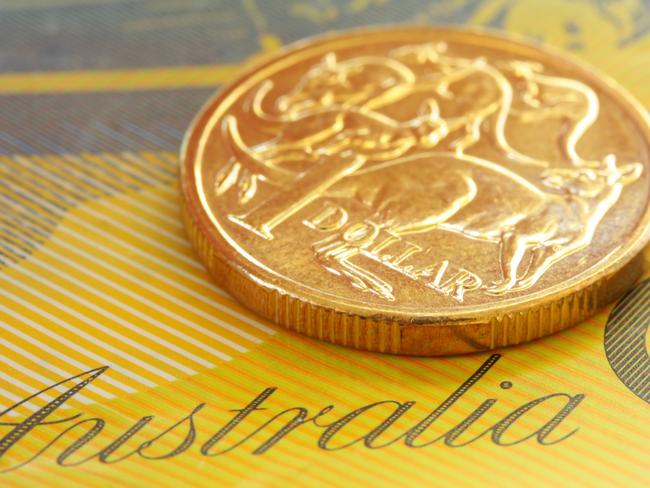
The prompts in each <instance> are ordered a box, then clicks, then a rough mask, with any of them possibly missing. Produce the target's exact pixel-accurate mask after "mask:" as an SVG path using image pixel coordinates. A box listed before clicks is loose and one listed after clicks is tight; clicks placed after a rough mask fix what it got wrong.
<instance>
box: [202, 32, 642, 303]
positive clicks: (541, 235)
mask: <svg viewBox="0 0 650 488" xmlns="http://www.w3.org/2000/svg"><path fill="white" fill-rule="evenodd" d="M451 51H452V50H451V49H449V48H448V46H447V45H446V44H445V43H441V42H439V43H428V44H421V45H408V46H403V47H401V48H398V49H394V50H392V51H389V52H387V53H386V54H385V55H382V56H380V55H368V56H357V57H350V58H347V59H338V58H337V56H336V55H335V54H334V53H329V54H326V55H325V56H323V57H322V59H321V60H320V62H319V63H316V64H314V65H312V66H311V67H309V68H308V69H306V71H305V72H304V73H303V74H302V76H301V77H300V78H299V79H298V81H297V82H296V83H295V84H293V85H292V86H290V87H285V88H283V89H281V90H280V89H278V87H276V86H275V85H274V82H273V81H272V80H270V79H269V80H266V81H264V82H262V83H260V84H259V85H258V86H256V87H255V88H253V89H251V90H250V92H249V94H248V95H247V97H248V102H247V104H246V107H247V112H246V114H245V117H244V116H242V115H240V116H239V118H238V117H237V116H235V115H226V116H225V117H224V118H223V120H222V122H221V125H220V130H221V134H222V139H223V141H225V144H226V147H227V150H228V154H229V159H228V160H227V162H226V164H225V165H223V166H222V167H221V168H220V169H219V171H217V172H216V173H215V174H214V180H213V181H214V186H213V191H214V194H215V195H216V196H217V197H218V198H230V200H229V201H231V202H232V201H234V202H236V204H237V205H238V206H239V208H241V211H240V212H237V213H231V214H229V215H228V216H227V219H228V220H229V221H230V222H231V223H232V224H233V225H236V226H238V227H240V228H244V229H246V230H247V231H250V235H251V238H254V239H262V240H265V241H269V242H270V241H274V240H277V239H282V235H283V228H284V226H287V225H288V223H291V222H296V221H297V222H301V223H302V226H303V228H304V229H308V230H309V232H310V234H309V235H310V236H311V237H309V240H308V241H306V242H305V243H304V245H305V246H306V247H307V248H309V249H310V252H311V253H312V254H313V259H314V262H315V263H317V264H318V266H320V267H321V269H323V270H325V271H326V272H328V273H330V275H331V276H332V277H333V278H334V277H336V279H341V280H345V281H346V282H347V283H349V286H350V287H351V289H356V290H361V291H363V292H366V293H371V294H373V295H376V296H377V297H381V298H382V299H384V300H387V301H392V300H394V299H395V285H394V283H393V280H392V279H391V276H394V273H398V274H399V275H401V277H402V278H406V279H409V280H413V281H414V282H417V283H418V284H419V285H421V286H424V287H426V288H428V289H430V290H432V292H434V293H438V294H440V295H442V296H445V297H449V299H450V300H453V301H456V302H463V301H464V300H465V298H466V296H467V294H469V293H485V294H489V295H506V294H508V293H512V292H520V291H523V290H526V289H529V288H531V287H533V286H534V285H535V284H536V283H537V282H538V281H539V280H540V279H541V278H542V277H543V276H544V274H545V273H546V272H547V271H548V270H549V269H550V268H551V267H552V266H554V265H555V264H556V263H558V262H560V261H561V260H563V259H565V258H567V257H568V256H571V255H572V254H574V253H576V252H578V251H581V250H583V249H585V248H586V247H588V246H589V245H590V243H591V242H592V240H593V238H594V235H595V234H596V232H597V230H598V226H599V224H600V223H601V221H602V220H603V218H604V217H605V215H606V214H607V212H608V211H609V210H610V209H611V208H612V207H613V206H614V205H615V204H616V203H617V202H618V201H619V198H620V197H621V194H622V192H623V190H624V187H625V186H626V185H629V184H631V183H632V182H634V181H635V180H637V179H638V178H639V177H640V175H641V174H642V171H643V165H642V164H641V163H638V162H634V161H619V159H618V157H617V155H616V154H602V155H598V157H588V158H583V157H582V156H580V154H579V151H578V146H579V144H580V142H581V140H582V139H583V137H584V136H585V134H586V133H587V131H588V130H589V129H590V127H592V126H593V124H594V123H596V120H597V118H598V114H599V107H600V104H599V99H598V96H597V94H596V93H595V91H594V90H592V89H591V88H589V87H588V86H587V85H585V84H584V83H582V82H580V81H577V80H573V79H569V78H563V77H560V76H554V75H552V74H547V73H545V68H544V66H542V65H540V64H538V63H533V62H526V61H521V60H517V59H512V60H504V59H502V60H499V61H498V62H494V63H490V62H488V60H487V59H485V58H483V57H478V58H467V57H463V56H460V55H458V56H456V55H454V54H453V53H452V52H451ZM247 127H260V128H261V129H260V130H261V131H262V132H263V133H264V136H263V138H262V140H261V141H260V139H259V137H258V139H257V142H255V143H253V144H249V143H247V142H246V136H245V132H246V130H249V131H250V129H247ZM513 127H514V128H516V129H517V130H520V131H521V132H522V133H525V134H530V136H529V138H532V137H537V133H538V132H540V131H538V130H537V129H536V127H537V128H538V127H544V131H543V133H544V134H546V136H547V137H549V136H548V134H549V133H551V134H552V136H551V137H549V140H548V141H546V142H544V143H543V144H542V142H543V141H542V142H540V141H536V144H535V146H534V147H533V148H532V149H531V150H527V148H526V147H523V145H522V144H521V143H519V142H517V141H516V140H514V139H513V137H511V135H512V128H513ZM551 129H554V130H555V129H556V130H555V132H553V131H552V130H551ZM540 133H541V132H540ZM539 147H541V148H543V149H544V151H545V154H546V155H545V156H544V157H540V156H539V154H540V150H539V149H537V148H539ZM591 156H593V154H592V155H591ZM441 233H452V234H454V235H456V236H461V237H462V238H464V239H468V240H471V241H476V242H482V243H485V244H487V245H488V246H491V247H489V249H491V251H490V253H492V254H493V258H492V259H493V260H494V263H495V269H496V272H495V273H493V274H494V276H479V274H480V273H478V272H476V270H474V271H473V270H472V269H468V268H469V267H470V266H465V265H463V263H454V262H453V261H451V260H450V259H448V257H445V256H441V255H438V254H437V250H436V248H435V246H430V245H425V244H423V242H424V241H426V238H425V237H426V236H431V235H434V234H435V235H441Z"/></svg>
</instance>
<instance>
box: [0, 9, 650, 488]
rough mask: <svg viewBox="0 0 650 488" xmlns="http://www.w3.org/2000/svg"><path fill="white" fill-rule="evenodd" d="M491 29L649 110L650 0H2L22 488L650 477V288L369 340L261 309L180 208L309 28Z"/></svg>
mask: <svg viewBox="0 0 650 488" xmlns="http://www.w3.org/2000/svg"><path fill="white" fill-rule="evenodd" d="M386 23H391V24H394V23H426V24H461V25H482V26H486V27H490V28H495V29H501V30H506V31H510V32H514V33H519V34H523V35H526V36H528V37H529V38H533V39H537V40H539V41H544V42H547V43H549V44H551V45H554V46H556V47H559V48H561V49H564V50H566V51H568V52H570V53H572V54H573V55H574V56H577V57H579V58H582V59H584V60H586V61H589V62H591V63H592V64H593V65H594V66H596V68H598V69H599V70H601V71H603V72H605V73H607V74H608V75H610V76H611V77H613V78H615V79H616V80H617V81H619V82H620V83H621V84H622V85H623V86H625V87H626V88H627V89H628V90H629V91H630V92H632V94H633V95H635V96H636V97H637V99H638V100H640V101H641V103H642V104H643V105H644V106H645V107H646V108H648V107H650V83H649V82H648V81H649V80H650V67H649V66H650V64H649V61H650V2H648V1H647V0H645V1H641V0H639V1H634V0H621V1H596V0H593V1H587V0H582V1H581V0H576V1H573V2H564V1H560V0H545V1H537V0H531V1H519V2H517V1H511V0H459V1H449V2H447V1H445V2H442V1H440V2H428V1H427V2H425V1H420V0H402V1H399V2H397V1H391V0H353V1H349V2H347V1H346V2H344V1H328V0H321V1H293V0H292V1H279V0H278V1H261V0H259V1H252V0H251V1H248V0H245V1H241V2H239V1H214V2H208V1H198V0H197V1H191V2H186V1H181V0H165V1H148V0H143V1H118V0H113V1H112V0H95V1H90V0H86V1H82V0H58V1H45V0H42V1H38V0H21V1H18V0H15V1H12V0H4V1H0V173H1V175H0V205H1V207H0V208H1V211H0V283H1V286H0V485H2V486H30V487H32V486H59V485H60V486H64V485H66V486H202V485H205V486H213V485H216V486H367V485H374V486H438V485H441V486H448V485H459V486H474V485H478V484H481V485H487V484H497V485H501V486H515V485H516V486H543V485H554V486H575V485H584V486H646V485H647V484H648V483H649V482H650V463H649V462H648V459H647V452H648V448H650V441H648V438H650V427H649V426H650V358H649V356H648V349H647V341H646V336H647V329H648V314H649V312H648V299H649V297H650V281H648V282H646V281H642V282H641V283H640V284H639V285H638V286H637V287H636V288H635V289H634V290H633V291H632V292H631V293H630V294H629V295H627V296H626V297H625V298H624V299H623V300H622V301H621V302H620V303H619V304H618V305H616V306H611V307H609V308H608V309H606V310H603V311H602V312H600V313H599V314H598V315H597V316H596V317H594V318H593V319H591V320H589V321H587V322H585V323H583V324H580V325H578V326H576V327H574V328H572V329H570V330H567V331H565V332H562V333H560V334H557V335H555V336H552V337H548V338H545V339H542V340H538V341H535V342H533V343H530V344H527V345H523V346H520V347H516V348H509V349H504V350H498V351H494V352H493V353H484V354H474V355H467V356H459V357H449V358H412V357H410V358H409V357H398V356H389V355H380V354H373V353H364V352H359V351H354V350H349V349H344V348H340V347H337V346H332V345H329V344H325V343H321V342H317V341H313V340H309V339H306V338H303V337H300V336H297V335H295V334H292V333H290V332H288V331H286V330H284V329H281V328H278V327H276V326H274V325H272V324H271V323H269V322H267V321H265V320H263V319H261V318H259V317H256V316H254V315H252V314H251V313H250V312H248V311H247V310H246V309H244V308H243V307H241V306H240V305H238V304H237V303H236V302H235V301H233V300H232V299H231V298H230V297H229V296H228V295H227V294H226V293H225V292H223V291H222V290H220V289H219V288H217V287H216V286H214V285H213V284H212V283H211V281H210V280H209V278H208V277H207V275H206V273H205V272H204V271H203V267H202V266H201V265H200V264H199V263H198V261H197V260H196V259H195V257H194V254H193V252H192V250H191V249H190V247H189V244H188V242H187V240H186V237H185V234H184V231H183V228H182V226H181V224H180V219H179V216H178V208H177V200H178V188H177V178H178V174H177V166H178V150H179V145H180V143H181V139H182V136H183V133H184V131H185V129H186V127H187V126H188V124H189V123H190V121H191V120H192V117H193V116H194V114H195V113H196V112H197V110H198V109H199V108H200V106H201V104H202V103H203V102H204V101H205V100H206V98H207V97H208V96H209V95H210V94H211V93H213V92H214V90H215V89H216V88H217V87H218V86H219V85H221V84H223V83H225V82H227V81H228V80H230V79H231V78H232V77H233V76H234V75H235V74H236V73H237V72H238V70H240V69H241V67H242V66H243V65H245V64H246V63H247V62H250V60H252V59H254V58H255V57H257V56H259V55H260V54H263V53H265V52H270V51H272V50H274V49H277V48H278V47H279V46H281V45H283V44H286V43H289V42H292V41H295V40H298V39H300V38H304V37H306V36H310V35H315V34H318V33H322V32H327V31H330V30H334V29H345V28H351V27H355V26H363V25H369V24H373V25H374V24H386Z"/></svg>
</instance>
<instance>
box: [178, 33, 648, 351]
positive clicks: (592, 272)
mask: <svg viewBox="0 0 650 488" xmlns="http://www.w3.org/2000/svg"><path fill="white" fill-rule="evenodd" d="M405 29H406V30H409V31H420V32H421V33H427V32H431V33H432V34H436V35H441V34H442V35H444V33H445V32H448V33H450V34H452V35H454V36H463V35H469V36H482V37H484V38H487V39H489V40H490V41H492V42H496V43H504V42H506V43H509V44H511V45H515V46H517V47H518V48H519V49H523V50H527V51H530V50H532V51H537V52H538V53H540V54H542V55H546V56H551V57H556V58H559V59H561V60H565V61H567V64H568V65H569V67H570V68H574V69H577V70H580V71H582V72H583V73H585V74H587V75H589V76H590V77H592V78H593V81H594V84H595V85H597V86H599V88H603V89H605V91H606V92H607V93H608V95H609V96H611V97H612V98H613V99H615V100H618V102H619V103H620V104H621V105H623V106H624V108H626V109H628V110H629V111H630V112H632V113H633V114H634V115H635V116H636V117H635V118H636V120H635V121H634V122H635V125H637V127H638V128H639V129H640V130H641V131H642V132H644V133H645V136H646V141H650V117H648V114H647V113H646V111H645V109H644V108H643V107H642V106H641V104H640V103H639V102H638V101H636V100H635V99H634V97H632V95H630V94H629V93H628V92H627V91H626V90H625V89H624V88H623V87H621V86H620V85H619V84H618V83H617V82H615V81H614V80H613V79H611V78H610V77H608V76H607V75H604V74H602V73H600V72H598V71H596V70H595V69H594V68H593V67H591V66H590V65H589V64H588V63H585V62H583V61H581V60H579V59H576V58H575V57H574V56H571V55H567V54H566V53H564V52H562V51H560V50H558V49H555V48H549V47H548V46H540V45H539V43H535V42H530V41H526V40H524V39H525V38H524V37H522V36H519V35H511V34H509V35H504V34H502V33H495V32H494V31H492V30H490V29H484V28H469V29H468V28H462V29H461V28H456V27H423V26H413V27H410V26H381V27H375V28H370V29H355V30H350V31H345V32H342V33H339V32H335V33H330V34H327V35H324V36H316V37H312V38H307V39H303V40H301V41H299V42H297V43H294V44H290V45H288V46H286V47H284V48H282V49H281V50H279V51H278V52H275V53H271V54H269V55H265V56H263V57H261V58H257V60H256V62H254V63H253V64H252V65H250V66H249V67H248V68H247V69H245V70H243V71H242V74H240V76H238V77H237V78H236V79H235V80H233V82H231V83H230V84H228V85H227V86H226V87H224V88H223V89H221V90H219V91H218V92H217V93H216V94H215V95H214V96H213V97H212V98H211V99H210V100H209V101H208V102H207V103H206V104H205V105H204V107H203V108H202V110H201V111H200V112H199V114H198V115H197V116H196V117H195V119H194V121H193V122H192V124H191V125H190V128H189V129H188V131H187V133H186V135H185V138H184V140H183V144H182V148H181V178H182V185H181V187H182V190H181V191H182V200H183V206H184V208H185V209H186V210H185V212H186V215H187V217H189V218H186V223H188V227H189V225H190V224H189V223H190V220H191V225H193V226H194V227H195V228H196V231H198V232H200V233H201V234H203V235H204V236H205V238H206V239H207V241H206V243H207V242H209V243H210V244H211V249H212V254H213V255H212V256H207V255H205V253H201V252H200V254H201V255H202V258H203V260H204V262H205V261H206V260H207V259H212V260H214V259H217V260H218V261H220V262H221V263H222V265H221V266H218V268H219V270H218V274H219V275H221V277H223V275H225V274H230V273H232V272H234V273H238V274H241V275H242V277H245V279H246V280H252V281H253V282H254V283H255V284H254V288H253V293H254V290H258V291H259V289H260V288H262V289H264V290H265V291H269V290H273V291H275V292H276V293H279V294H282V295H287V296H290V297H291V298H292V299H294V300H297V301H300V302H305V303H310V304H312V305H314V306H319V307H323V308H324V309H332V308H331V307H330V308H328V307H327V305H324V304H323V303H322V302H323V300H322V293H320V292H319V291H318V290H313V289H312V292H311V293H305V291H306V290H309V287H306V286H303V285H300V284H296V283H295V282H293V281H292V280H290V279H287V281H288V282H289V283H291V284H292V285H293V286H296V285H297V287H299V289H298V290H290V288H291V287H286V288H285V287H283V286H282V282H281V279H282V277H280V276H278V275H277V274H275V273H273V272H270V273H269V272H268V271H266V270H265V269H263V268H262V269H260V268H259V267H257V266H255V265H253V264H252V263H250V262H245V263H241V262H236V261H235V259H237V258H238V257H239V258H240V259H241V256H238V255H237V253H233V252H232V251H233V249H228V248H225V249H224V246H223V244H224V241H223V238H224V237H223V236H222V235H221V234H220V233H219V232H218V230H217V229H216V228H215V227H214V226H213V225H212V224H213V221H212V220H211V219H210V216H209V215H208V214H207V210H206V209H205V208H204V207H203V205H202V203H201V201H200V198H199V195H198V187H197V181H196V179H195V176H196V173H197V167H198V169H200V166H199V165H195V161H194V158H192V161H190V160H189V157H190V149H191V147H190V144H192V143H193V142H196V141H193V140H194V139H196V138H201V136H202V135H205V133H204V131H203V129H204V128H203V127H201V126H202V123H203V122H204V119H206V117H207V118H209V117H210V116H211V114H213V113H214V111H215V109H216V108H217V107H218V106H219V104H220V103H221V101H222V100H223V99H224V98H226V97H227V96H228V94H229V93H230V92H231V91H233V90H234V89H236V88H237V86H239V85H240V84H241V83H243V82H244V81H245V80H247V79H248V78H249V77H251V76H253V75H254V74H255V73H257V72H258V71H260V70H262V69H265V68H268V67H270V65H272V64H273V63H275V62H276V61H278V60H280V59H282V58H283V57H284V56H285V55H286V54H287V53H294V52H295V51H296V50H298V51H299V50H301V49H306V48H310V47H316V46H318V45H321V44H324V43H329V42H331V41H333V40H337V41H340V40H341V39H343V38H358V37H359V36H364V35H380V34H382V33H384V32H385V33H391V34H393V35H399V34H400V32H401V31H404V30H405ZM200 127H201V132H198V129H199V128H200ZM649 238H650V206H648V205H646V209H645V212H644V213H643V215H642V216H641V218H640V220H639V224H638V225H637V227H636V229H635V230H634V232H633V233H632V234H631V237H630V239H629V240H628V243H629V244H628V245H627V246H626V247H625V248H621V247H619V248H617V249H615V250H614V251H612V252H611V253H610V254H609V255H608V256H605V257H603V258H601V260H600V261H599V263H600V265H599V264H596V265H594V266H592V267H591V268H590V269H588V270H585V271H584V272H582V273H581V274H580V275H578V276H577V277H575V278H573V279H571V280H568V281H566V282H564V283H560V284H557V285H554V286H552V287H549V288H545V289H542V290H539V291H538V292H535V293H531V294H529V295H526V296H524V297H516V298H511V299H508V300H504V301H501V302H497V303H495V304H491V305H479V306H463V307H458V308H456V309H454V308H447V309H440V310H437V311H435V312H431V311H428V312H426V311H425V312H421V313H417V312H403V311H400V310H396V309H394V308H386V309H382V307H380V306H372V307H369V306H363V304H360V303H359V302H360V301H357V300H355V301H352V302H350V301H344V299H342V298H341V297H336V300H338V301H339V306H338V307H337V309H338V310H339V311H343V310H345V311H346V312H345V313H346V314H349V315H351V316H356V315H358V316H360V317H365V318H373V320H375V321H380V322H387V323H388V322H390V323H398V324H404V325H407V326H409V327H413V326H423V325H437V326H443V325H447V324H449V325H454V326H455V327H458V326H459V325H460V324H474V325H476V324H478V323H483V322H485V321H486V319H485V317H489V320H496V321H497V322H498V321H503V320H506V319H507V317H508V316H510V315H513V314H515V315H517V314H521V313H525V312H527V311H529V310H531V309H534V308H540V307H543V306H551V305H552V304H553V303H556V302H561V301H568V300H570V299H571V297H573V296H574V295H576V294H577V293H578V292H579V291H580V290H582V289H585V288H589V287H592V286H595V284H596V283H597V282H599V281H601V280H607V279H608V278H611V277H612V276H614V275H617V276H618V275H619V274H620V273H619V271H620V270H621V269H622V268H623V267H626V268H628V267H627V266H626V264H628V263H629V262H630V261H631V260H632V259H633V258H634V256H636V255H637V254H638V253H639V252H640V251H641V250H642V249H643V247H644V246H645V244H646V243H647V241H648V240H649ZM229 254H230V256H229ZM607 259H610V261H609V262H608V263H607V264H606V265H604V266H603V265H602V263H603V262H604V261H606V260H607ZM246 265H249V266H252V267H253V269H252V270H249V269H248V267H249V266H246ZM211 271H212V272H213V274H214V273H215V271H217V270H216V269H214V270H212V269H211ZM267 275H270V276H267ZM262 276H264V278H262ZM217 279H218V280H220V281H222V284H224V285H226V284H225V283H223V280H222V279H220V277H219V276H217ZM233 284H234V283H233ZM631 284H632V283H630V285H631ZM238 286H242V284H241V283H238ZM226 288H227V289H228V290H229V291H230V292H231V293H232V294H233V295H235V296H236V297H237V298H238V299H240V300H241V301H242V302H244V303H246V304H247V305H249V306H251V308H253V309H254V310H256V311H257V312H258V313H261V314H262V315H264V316H266V317H268V318H270V319H274V317H272V316H270V315H269V314H268V313H264V311H263V310H260V309H259V307H255V304H252V303H250V301H251V300H248V299H247V297H245V296H242V294H241V293H237V290H235V289H233V288H232V287H229V286H227V285H226ZM576 290H577V291H576ZM319 298H320V299H319ZM613 298H614V297H612V299H613ZM341 302H344V303H342V304H341ZM537 302H542V305H538V304H537ZM604 303H605V302H602V303H601V305H603V304H604ZM332 310H334V309H332ZM296 318H297V317H296ZM544 335H545V334H544ZM333 342H338V341H333ZM339 343H340V342H339Z"/></svg>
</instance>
